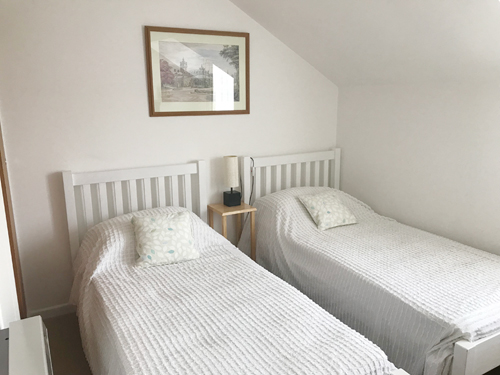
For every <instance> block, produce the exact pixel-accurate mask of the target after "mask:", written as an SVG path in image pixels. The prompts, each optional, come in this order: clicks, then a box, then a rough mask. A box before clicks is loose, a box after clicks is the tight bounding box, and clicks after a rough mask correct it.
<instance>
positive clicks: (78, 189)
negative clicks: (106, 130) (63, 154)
mask: <svg viewBox="0 0 500 375" xmlns="http://www.w3.org/2000/svg"><path fill="white" fill-rule="evenodd" d="M62 178H63V184H64V197H65V200H66V215H67V220H68V231H69V240H70V247H71V256H72V258H73V259H74V258H75V256H76V253H77V251H78V249H79V247H80V243H81V240H82V238H83V235H84V234H85V232H86V231H87V230H88V229H90V228H91V227H92V226H94V225H96V224H98V223H100V222H102V221H104V220H107V219H111V218H113V217H116V216H119V215H122V214H126V213H130V212H135V211H139V210H144V209H148V208H154V207H165V206H179V207H185V208H187V209H189V210H191V211H193V212H195V213H196V214H197V215H198V216H199V217H200V218H201V219H202V220H203V221H205V222H206V220H207V172H206V164H205V161H204V160H199V161H197V162H193V163H187V164H180V165H167V166H158V167H148V168H136V169H121V170H114V171H102V172H85V173H73V172H70V171H64V172H62ZM193 178H194V180H193Z"/></svg>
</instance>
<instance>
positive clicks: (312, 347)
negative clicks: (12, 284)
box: [72, 208, 394, 375]
mask: <svg viewBox="0 0 500 375" xmlns="http://www.w3.org/2000/svg"><path fill="white" fill-rule="evenodd" d="M178 210H179V209H176V208H165V209H153V210H148V211H141V212H138V213H136V214H135V215H140V216H145V215H154V214H159V213H167V212H173V211H178ZM131 217H132V216H131V215H130V214H129V215H125V216H122V217H118V218H115V219H112V220H110V221H107V222H104V223H101V224H99V225H97V226H96V227H94V228H93V229H91V230H90V231H89V232H88V233H87V235H86V237H85V239H84V241H83V244H82V246H81V249H80V251H79V253H78V256H77V259H76V261H75V264H74V265H75V272H76V276H75V282H74V287H73V292H72V299H73V301H74V302H76V303H77V304H78V316H79V321H80V328H81V333H82V341H83V346H84V349H85V353H86V355H87V358H88V360H89V363H90V366H91V369H92V372H93V374H94V375H103V374H106V375H118V374H119V375H131V374H135V375H150V374H158V375H160V374H161V375H164V374H228V375H229V374H230V375H236V374H317V375H319V374H346V375H347V374H357V375H362V374H373V375H376V374H380V375H382V374H387V373H389V372H391V371H392V370H394V366H393V365H392V364H391V363H390V362H389V361H388V360H387V357H386V355H385V354H384V353H383V352H382V350H380V349H379V348H378V347H377V346H376V345H374V344H372V343H371V342H370V341H368V340H367V339H366V338H364V337H363V336H362V335H360V334H359V333H357V332H355V331H354V330H352V329H350V328H348V327H347V326H346V325H344V324H343V323H341V322H340V321H338V320H337V319H335V318H334V317H332V316H331V315H330V314H329V313H328V312H326V311H325V310H323V309H322V308H320V307H319V306H318V305H316V304H315V303H313V302H312V301H311V300H310V299H309V298H307V297H306V296H305V295H303V294H302V293H300V292H299V291H297V290H296V289H295V288H292V287H291V286H290V285H288V284H286V283H285V282H284V281H282V280H280V279H279V278H277V277H276V276H274V275H272V274H271V273H269V272H267V271H266V270H264V269H263V268H262V267H260V266H258V265H257V264H255V263H254V262H252V261H250V260H249V259H248V258H247V257H246V256H244V255H243V254H241V252H240V251H239V250H237V249H236V248H235V247H234V246H232V245H231V244H230V243H229V242H228V241H227V240H225V239H224V238H223V237H222V236H220V235H218V234H217V233H216V232H215V231H213V230H212V229H210V228H209V227H208V226H207V225H206V224H204V223H203V222H202V221H201V220H200V219H199V218H197V217H196V216H195V215H194V214H191V217H192V224H193V234H194V238H195V246H197V248H198V249H199V250H200V252H201V257H200V258H199V259H195V260H191V261H188V262H184V263H178V264H172V265H164V266H157V267H150V268H137V267H134V262H135V257H136V256H135V252H134V234H133V228H132V225H131V224H130V219H131Z"/></svg>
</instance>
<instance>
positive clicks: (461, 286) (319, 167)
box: [239, 149, 500, 375]
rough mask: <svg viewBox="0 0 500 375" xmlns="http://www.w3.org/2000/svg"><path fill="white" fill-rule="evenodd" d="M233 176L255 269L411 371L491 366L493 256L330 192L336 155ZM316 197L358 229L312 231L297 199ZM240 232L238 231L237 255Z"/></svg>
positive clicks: (497, 317) (497, 325) (247, 166)
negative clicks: (251, 211) (251, 222)
mask: <svg viewBox="0 0 500 375" xmlns="http://www.w3.org/2000/svg"><path fill="white" fill-rule="evenodd" d="M242 170H243V185H244V197H245V201H246V202H247V203H249V202H250V199H251V197H253V198H254V199H255V202H253V200H254V199H252V203H253V204H254V206H256V207H257V220H256V225H257V261H258V263H260V264H261V265H263V266H264V267H265V268H266V269H268V270H269V271H271V272H272V273H274V274H275V275H277V276H279V277H280V278H282V279H283V280H285V281H287V282H288V283H289V284H291V285H293V286H295V287H296V288H297V289H299V290H300V291H302V292H303V293H305V294H306V295H308V296H309V297H310V298H311V299H313V300H314V301H315V302H317V303H318V304H319V305H321V306H322V307H323V308H325V309H326V310H327V311H329V312H331V313H332V315H334V316H336V317H337V318H339V319H340V320H341V321H343V322H344V323H346V324H347V325H349V326H350V327H352V328H354V329H356V330H357V331H358V332H360V333H362V334H363V335H364V336H366V337H367V338H368V339H370V340H371V341H373V342H374V343H376V344H377V345H378V346H380V347H381V348H382V349H383V350H384V351H385V352H386V353H387V355H388V356H389V358H390V359H391V361H393V362H394V363H395V365H396V366H398V367H402V368H404V369H405V370H407V371H408V372H409V373H411V374H414V375H417V374H426V375H434V374H450V373H451V374H453V375H472V374H473V375H480V374H484V373H485V372H487V371H489V370H491V369H493V368H495V367H496V366H499V365H500V257H498V256H496V255H493V254H489V253H486V252H484V251H480V250H477V249H473V248H470V247H467V246H464V245H461V244H458V243H456V242H454V241H451V240H447V239H445V238H442V237H439V236H435V235H432V234H430V233H426V232H423V231H419V230H417V229H415V228H411V227H408V226H405V225H402V224H400V223H397V222H396V221H394V220H392V219H388V218H385V217H382V216H380V215H377V214H376V213H375V212H373V210H371V209H370V208H369V207H368V206H366V205H365V204H363V203H362V202H359V201H358V200H356V199H355V198H353V197H351V196H349V195H348V194H345V193H343V192H341V191H339V190H338V188H339V177H340V150H339V149H337V150H335V151H328V152H320V153H310V154H301V155H286V156H278V157H263V158H244V159H243V160H242ZM332 187H333V188H335V190H333V189H332ZM325 191H331V192H334V194H335V195H336V197H337V198H338V199H339V200H340V201H341V202H342V203H343V204H344V205H345V206H346V207H347V208H348V209H349V210H350V211H351V212H352V213H353V214H354V215H355V217H356V219H357V221H358V224H355V225H349V226H341V227H336V228H332V229H328V230H325V231H320V230H318V229H317V227H316V225H315V223H314V222H313V221H312V220H311V217H310V215H309V213H308V212H307V210H306V209H305V207H304V206H303V205H302V204H301V202H300V201H299V199H298V196H300V195H304V194H318V193H322V192H325ZM271 193H272V194H271ZM248 236H249V233H248V228H245V229H244V231H243V235H242V237H241V240H240V243H239V247H240V249H242V250H243V251H245V252H248V249H247V247H248V243H249V240H248Z"/></svg>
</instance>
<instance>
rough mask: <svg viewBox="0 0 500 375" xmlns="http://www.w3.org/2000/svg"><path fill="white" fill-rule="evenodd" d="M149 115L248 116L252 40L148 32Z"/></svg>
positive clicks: (158, 29)
mask: <svg viewBox="0 0 500 375" xmlns="http://www.w3.org/2000/svg"><path fill="white" fill-rule="evenodd" d="M144 29H145V34H146V35H145V36H146V38H145V40H146V65H147V80H148V96H149V115H150V116H151V117H156V116H201V115H229V114H232V115H238V114H249V113H250V45H249V44H250V34H249V33H243V32H226V31H213V30H198V29H181V28H171V27H156V26H145V27H144Z"/></svg>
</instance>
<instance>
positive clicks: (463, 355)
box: [242, 148, 500, 375]
mask: <svg viewBox="0 0 500 375" xmlns="http://www.w3.org/2000/svg"><path fill="white" fill-rule="evenodd" d="M340 157H341V151H340V149H338V148H337V149H335V151H327V152H316V153H309V154H293V155H282V156H271V157H258V158H250V157H244V158H243V159H242V171H243V172H242V176H243V189H244V190H243V199H244V201H245V202H247V203H249V200H250V194H251V191H252V182H253V184H254V189H253V190H254V197H255V198H258V197H261V196H264V195H267V194H269V193H272V192H275V191H279V190H282V189H286V188H289V187H295V186H330V187H334V188H336V189H339V188H340ZM319 161H324V162H325V163H326V161H329V162H330V163H329V164H330V169H327V168H325V167H324V166H323V172H321V166H320V169H319V172H318V162H319ZM313 163H314V165H313V166H311V165H312V164H313ZM332 164H333V165H334V167H333V169H331V168H332ZM325 165H326V164H325ZM297 168H298V169H297ZM294 169H296V171H295V172H294ZM313 169H314V172H313ZM327 171H329V174H328V178H326V176H327ZM283 173H284V174H285V176H283ZM304 174H305V176H304ZM253 179H255V181H253ZM252 198H253V197H252ZM249 204H250V203H249ZM498 366H500V333H496V334H494V335H491V336H488V337H486V338H483V339H480V340H477V341H474V342H470V341H467V340H461V341H458V342H457V343H455V346H454V354H453V367H452V375H482V374H484V373H486V372H488V371H490V370H492V369H494V368H496V367H498Z"/></svg>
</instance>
